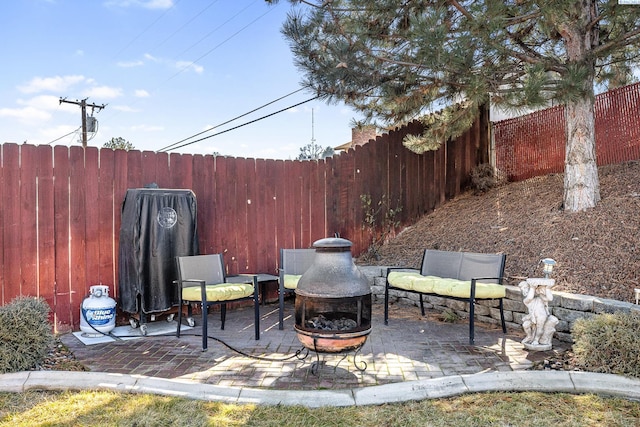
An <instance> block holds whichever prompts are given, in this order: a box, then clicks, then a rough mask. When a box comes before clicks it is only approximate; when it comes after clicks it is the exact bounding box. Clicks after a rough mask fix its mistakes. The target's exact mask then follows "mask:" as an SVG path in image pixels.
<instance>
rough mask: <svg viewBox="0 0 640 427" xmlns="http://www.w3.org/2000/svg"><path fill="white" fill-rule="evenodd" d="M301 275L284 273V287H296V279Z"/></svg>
mask: <svg viewBox="0 0 640 427" xmlns="http://www.w3.org/2000/svg"><path fill="white" fill-rule="evenodd" d="M301 277H302V274H285V275H284V285H283V286H284V288H285V289H296V288H297V287H298V281H299V280H300V278H301Z"/></svg>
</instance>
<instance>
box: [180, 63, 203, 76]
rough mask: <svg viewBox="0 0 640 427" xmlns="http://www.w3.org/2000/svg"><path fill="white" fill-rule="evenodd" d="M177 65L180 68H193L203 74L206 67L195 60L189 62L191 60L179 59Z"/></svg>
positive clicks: (197, 72)
mask: <svg viewBox="0 0 640 427" xmlns="http://www.w3.org/2000/svg"><path fill="white" fill-rule="evenodd" d="M176 67H177V68H178V69H180V70H186V69H191V70H193V71H194V72H195V73H196V74H202V72H203V71H204V67H202V66H201V65H197V64H196V63H194V62H189V61H178V62H176Z"/></svg>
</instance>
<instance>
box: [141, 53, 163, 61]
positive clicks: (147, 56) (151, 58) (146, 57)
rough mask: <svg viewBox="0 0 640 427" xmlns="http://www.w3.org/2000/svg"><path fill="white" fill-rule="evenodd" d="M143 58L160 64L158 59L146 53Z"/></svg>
mask: <svg viewBox="0 0 640 427" xmlns="http://www.w3.org/2000/svg"><path fill="white" fill-rule="evenodd" d="M142 56H143V57H144V59H148V60H149V61H153V62H160V59H158V58H156V57H155V56H153V55H151V54H150V53H145V54H144V55H142Z"/></svg>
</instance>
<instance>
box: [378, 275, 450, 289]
mask: <svg viewBox="0 0 640 427" xmlns="http://www.w3.org/2000/svg"><path fill="white" fill-rule="evenodd" d="M435 279H438V278H437V277H436V278H435ZM387 280H388V281H389V284H391V286H393V287H394V288H400V289H404V290H407V291H416V292H424V293H431V292H433V287H434V285H435V282H436V280H434V277H433V276H423V275H422V274H420V273H415V272H409V271H392V272H391V273H389V276H388V277H387Z"/></svg>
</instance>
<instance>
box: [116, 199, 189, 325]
mask: <svg viewBox="0 0 640 427" xmlns="http://www.w3.org/2000/svg"><path fill="white" fill-rule="evenodd" d="M196 221H197V206H196V197H195V195H194V194H193V192H192V191H191V190H175V189H161V188H136V189H129V190H127V194H126V196H125V199H124V203H123V206H122V224H121V227H120V247H119V264H118V265H119V286H118V289H119V293H118V295H119V299H120V308H121V309H122V311H124V312H127V313H134V314H136V317H137V319H136V321H139V322H140V324H144V323H146V315H148V314H155V313H162V312H165V311H168V310H170V309H171V308H172V307H174V306H177V305H178V303H179V299H178V290H177V287H176V286H175V285H174V284H173V281H174V280H176V279H177V272H176V265H175V257H176V256H186V255H197V254H198V236H197V228H196ZM136 321H134V320H133V318H132V319H131V324H132V326H137V324H135V323H136ZM142 333H143V334H145V333H146V327H145V328H144V329H143V330H142Z"/></svg>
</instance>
